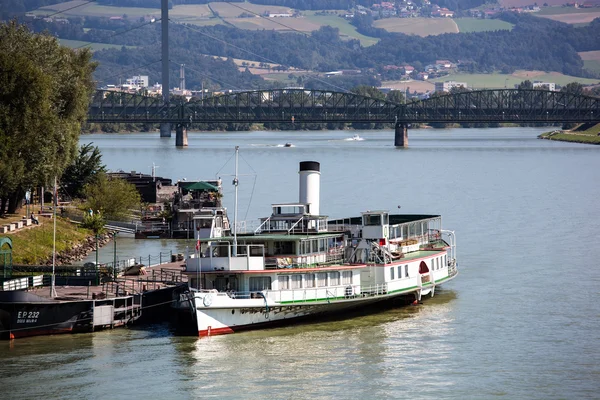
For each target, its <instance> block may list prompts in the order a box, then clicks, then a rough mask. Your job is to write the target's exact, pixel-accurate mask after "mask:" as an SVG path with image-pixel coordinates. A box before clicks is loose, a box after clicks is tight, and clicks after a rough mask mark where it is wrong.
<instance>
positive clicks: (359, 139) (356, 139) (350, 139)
mask: <svg viewBox="0 0 600 400" xmlns="http://www.w3.org/2000/svg"><path fill="white" fill-rule="evenodd" d="M344 140H345V141H347V142H360V141H362V140H365V138H363V137H360V136H358V135H354V136H352V137H349V138H346V139H344Z"/></svg>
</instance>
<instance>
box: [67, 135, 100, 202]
mask: <svg viewBox="0 0 600 400" xmlns="http://www.w3.org/2000/svg"><path fill="white" fill-rule="evenodd" d="M103 172H106V166H105V165H103V164H102V155H101V154H100V149H98V147H97V146H92V143H88V144H84V145H83V146H81V147H80V148H79V154H78V155H77V157H76V158H75V160H73V163H71V165H69V166H68V167H67V169H65V172H64V173H63V175H62V177H61V178H60V181H61V191H62V193H63V194H64V195H66V196H68V197H71V198H82V197H83V187H84V186H85V185H87V184H90V183H94V182H96V181H97V179H98V175H99V174H101V173H103Z"/></svg>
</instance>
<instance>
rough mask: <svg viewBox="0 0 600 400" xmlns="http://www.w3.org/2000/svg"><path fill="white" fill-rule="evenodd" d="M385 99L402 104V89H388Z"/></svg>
mask: <svg viewBox="0 0 600 400" xmlns="http://www.w3.org/2000/svg"><path fill="white" fill-rule="evenodd" d="M386 100H388V101H392V102H394V103H398V104H403V103H404V102H405V101H406V99H405V97H404V91H402V90H390V91H389V92H388V94H387V96H386Z"/></svg>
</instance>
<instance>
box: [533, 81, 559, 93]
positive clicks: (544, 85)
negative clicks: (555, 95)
mask: <svg viewBox="0 0 600 400" xmlns="http://www.w3.org/2000/svg"><path fill="white" fill-rule="evenodd" d="M533 88H534V89H546V90H549V91H551V92H555V91H556V84H555V83H554V82H542V81H534V82H533Z"/></svg>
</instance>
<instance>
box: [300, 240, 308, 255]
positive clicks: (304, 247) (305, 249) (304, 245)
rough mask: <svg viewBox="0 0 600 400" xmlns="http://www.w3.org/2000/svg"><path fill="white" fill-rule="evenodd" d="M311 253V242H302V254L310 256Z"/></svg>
mask: <svg viewBox="0 0 600 400" xmlns="http://www.w3.org/2000/svg"><path fill="white" fill-rule="evenodd" d="M308 253H310V246H309V242H307V241H306V240H303V241H301V242H300V254H308Z"/></svg>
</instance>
